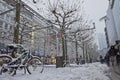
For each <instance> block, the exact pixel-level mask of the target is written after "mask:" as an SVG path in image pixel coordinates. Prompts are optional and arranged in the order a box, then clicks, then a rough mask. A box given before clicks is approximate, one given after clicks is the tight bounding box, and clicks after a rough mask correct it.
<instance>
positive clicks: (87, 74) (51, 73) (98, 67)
mask: <svg viewBox="0 0 120 80" xmlns="http://www.w3.org/2000/svg"><path fill="white" fill-rule="evenodd" d="M107 71H108V67H107V66H106V65H105V64H100V63H92V64H84V65H79V66H77V65H72V66H71V67H65V68H55V66H46V67H45V68H44V71H43V73H39V74H31V75H29V74H25V75H23V74H22V73H17V75H15V76H10V75H8V74H3V75H0V80H110V79H109V78H108V77H107Z"/></svg>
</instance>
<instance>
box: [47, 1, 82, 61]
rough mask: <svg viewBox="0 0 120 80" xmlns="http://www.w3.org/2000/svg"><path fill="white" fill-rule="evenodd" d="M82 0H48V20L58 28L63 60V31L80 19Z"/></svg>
mask: <svg viewBox="0 0 120 80" xmlns="http://www.w3.org/2000/svg"><path fill="white" fill-rule="evenodd" d="M82 3H83V1H82V0H74V2H73V1H72V0H52V1H51V0H48V12H49V15H48V16H49V17H48V21H49V22H50V23H52V24H54V25H55V26H57V27H59V28H60V31H61V34H62V38H61V40H62V51H63V52H62V53H63V61H65V55H66V53H65V45H64V44H65V33H66V31H67V30H68V29H69V27H70V26H71V25H72V24H73V23H76V22H78V21H80V20H81V19H82V6H81V5H82Z"/></svg>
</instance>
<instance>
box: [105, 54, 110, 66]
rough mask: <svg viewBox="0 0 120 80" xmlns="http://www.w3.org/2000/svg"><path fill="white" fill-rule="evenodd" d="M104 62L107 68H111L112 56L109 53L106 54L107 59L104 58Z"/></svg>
mask: <svg viewBox="0 0 120 80" xmlns="http://www.w3.org/2000/svg"><path fill="white" fill-rule="evenodd" d="M104 61H105V63H106V64H107V66H108V67H109V66H110V56H109V54H108V53H106V55H105V57H104Z"/></svg>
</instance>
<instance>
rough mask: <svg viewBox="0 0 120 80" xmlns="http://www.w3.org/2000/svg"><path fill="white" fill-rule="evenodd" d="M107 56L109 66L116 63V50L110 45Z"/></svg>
mask: <svg viewBox="0 0 120 80" xmlns="http://www.w3.org/2000/svg"><path fill="white" fill-rule="evenodd" d="M108 55H109V57H110V66H114V65H115V64H116V63H115V61H116V55H117V50H116V49H115V46H114V45H112V46H111V47H110V49H109V51H108Z"/></svg>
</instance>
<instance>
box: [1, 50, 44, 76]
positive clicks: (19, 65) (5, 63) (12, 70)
mask: <svg viewBox="0 0 120 80" xmlns="http://www.w3.org/2000/svg"><path fill="white" fill-rule="evenodd" d="M43 68H44V66H43V62H42V61H41V59H40V58H39V57H38V56H33V55H32V54H30V52H27V51H24V52H23V53H22V54H20V55H19V56H18V57H17V58H12V57H11V56H9V55H7V54H4V55H0V74H2V73H5V72H8V73H9V74H11V75H15V74H16V71H19V72H21V71H22V70H23V71H24V73H26V71H27V72H28V73H29V74H32V73H38V72H39V73H42V72H43Z"/></svg>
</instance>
